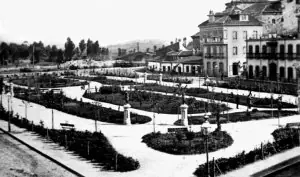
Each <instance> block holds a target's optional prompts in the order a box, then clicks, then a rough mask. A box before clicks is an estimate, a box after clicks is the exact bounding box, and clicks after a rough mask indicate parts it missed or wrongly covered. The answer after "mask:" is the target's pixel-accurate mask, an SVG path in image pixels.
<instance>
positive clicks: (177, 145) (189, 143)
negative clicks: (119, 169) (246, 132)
mask: <svg viewBox="0 0 300 177" xmlns="http://www.w3.org/2000/svg"><path fill="white" fill-rule="evenodd" d="M143 142H144V143H146V144H147V146H149V147H151V148H153V149H155V150H158V151H162V152H166V153H169V154H175V155H182V154H202V153H205V136H204V135H203V133H201V132H198V133H194V132H186V133H183V132H177V133H166V134H161V133H160V132H158V133H150V134H147V135H145V136H143ZM232 143H233V139H232V138H231V136H230V135H229V134H228V133H226V132H224V131H214V132H212V133H210V134H209V135H208V150H209V152H214V151H217V150H219V149H222V148H226V147H228V146H230V145H232Z"/></svg>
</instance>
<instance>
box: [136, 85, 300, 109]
mask: <svg viewBox="0 0 300 177" xmlns="http://www.w3.org/2000/svg"><path fill="white" fill-rule="evenodd" d="M137 88H138V89H142V90H151V91H157V92H164V93H178V90H179V89H178V88H176V87H169V86H162V85H158V84H145V85H143V86H138V87H137ZM185 93H186V94H187V95H189V96H195V97H200V98H207V99H214V100H220V101H224V102H225V101H226V102H230V103H236V97H237V95H235V94H233V93H232V94H226V93H215V92H208V91H207V90H206V89H203V88H187V89H186V90H185ZM239 105H245V106H247V96H242V95H240V96H239ZM277 105H278V101H277V100H275V99H273V101H271V99H270V98H255V97H254V98H253V99H252V105H251V106H252V107H259V108H272V107H273V108H276V107H277ZM281 106H282V108H297V106H296V105H294V104H291V103H286V102H281Z"/></svg>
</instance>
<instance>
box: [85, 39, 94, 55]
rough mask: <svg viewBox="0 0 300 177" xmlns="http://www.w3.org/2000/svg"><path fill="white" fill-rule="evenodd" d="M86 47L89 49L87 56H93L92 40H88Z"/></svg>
mask: <svg viewBox="0 0 300 177" xmlns="http://www.w3.org/2000/svg"><path fill="white" fill-rule="evenodd" d="M86 47H87V49H86V54H87V56H91V55H93V41H92V40H90V39H88V40H87V43H86Z"/></svg>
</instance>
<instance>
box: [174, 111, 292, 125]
mask: <svg viewBox="0 0 300 177" xmlns="http://www.w3.org/2000/svg"><path fill="white" fill-rule="evenodd" d="M297 114H298V112H296V111H278V110H274V111H271V110H262V111H259V110H257V109H253V110H252V111H249V112H246V111H245V112H235V113H229V114H227V113H226V112H225V111H224V112H220V115H219V116H220V118H219V121H220V123H221V124H224V123H232V122H245V121H251V120H263V119H272V118H278V117H279V118H285V117H287V116H292V115H297ZM204 121H205V117H204V116H188V123H189V125H202V124H203V122H204ZM209 123H211V124H217V118H216V115H213V116H211V117H210V118H209ZM174 124H175V125H181V121H180V120H178V121H176V122H175V123H174Z"/></svg>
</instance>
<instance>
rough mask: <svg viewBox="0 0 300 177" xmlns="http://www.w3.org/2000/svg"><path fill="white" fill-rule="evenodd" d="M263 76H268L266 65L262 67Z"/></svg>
mask: <svg viewBox="0 0 300 177" xmlns="http://www.w3.org/2000/svg"><path fill="white" fill-rule="evenodd" d="M262 76H263V79H265V78H266V77H267V67H266V66H263V67H262Z"/></svg>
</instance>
